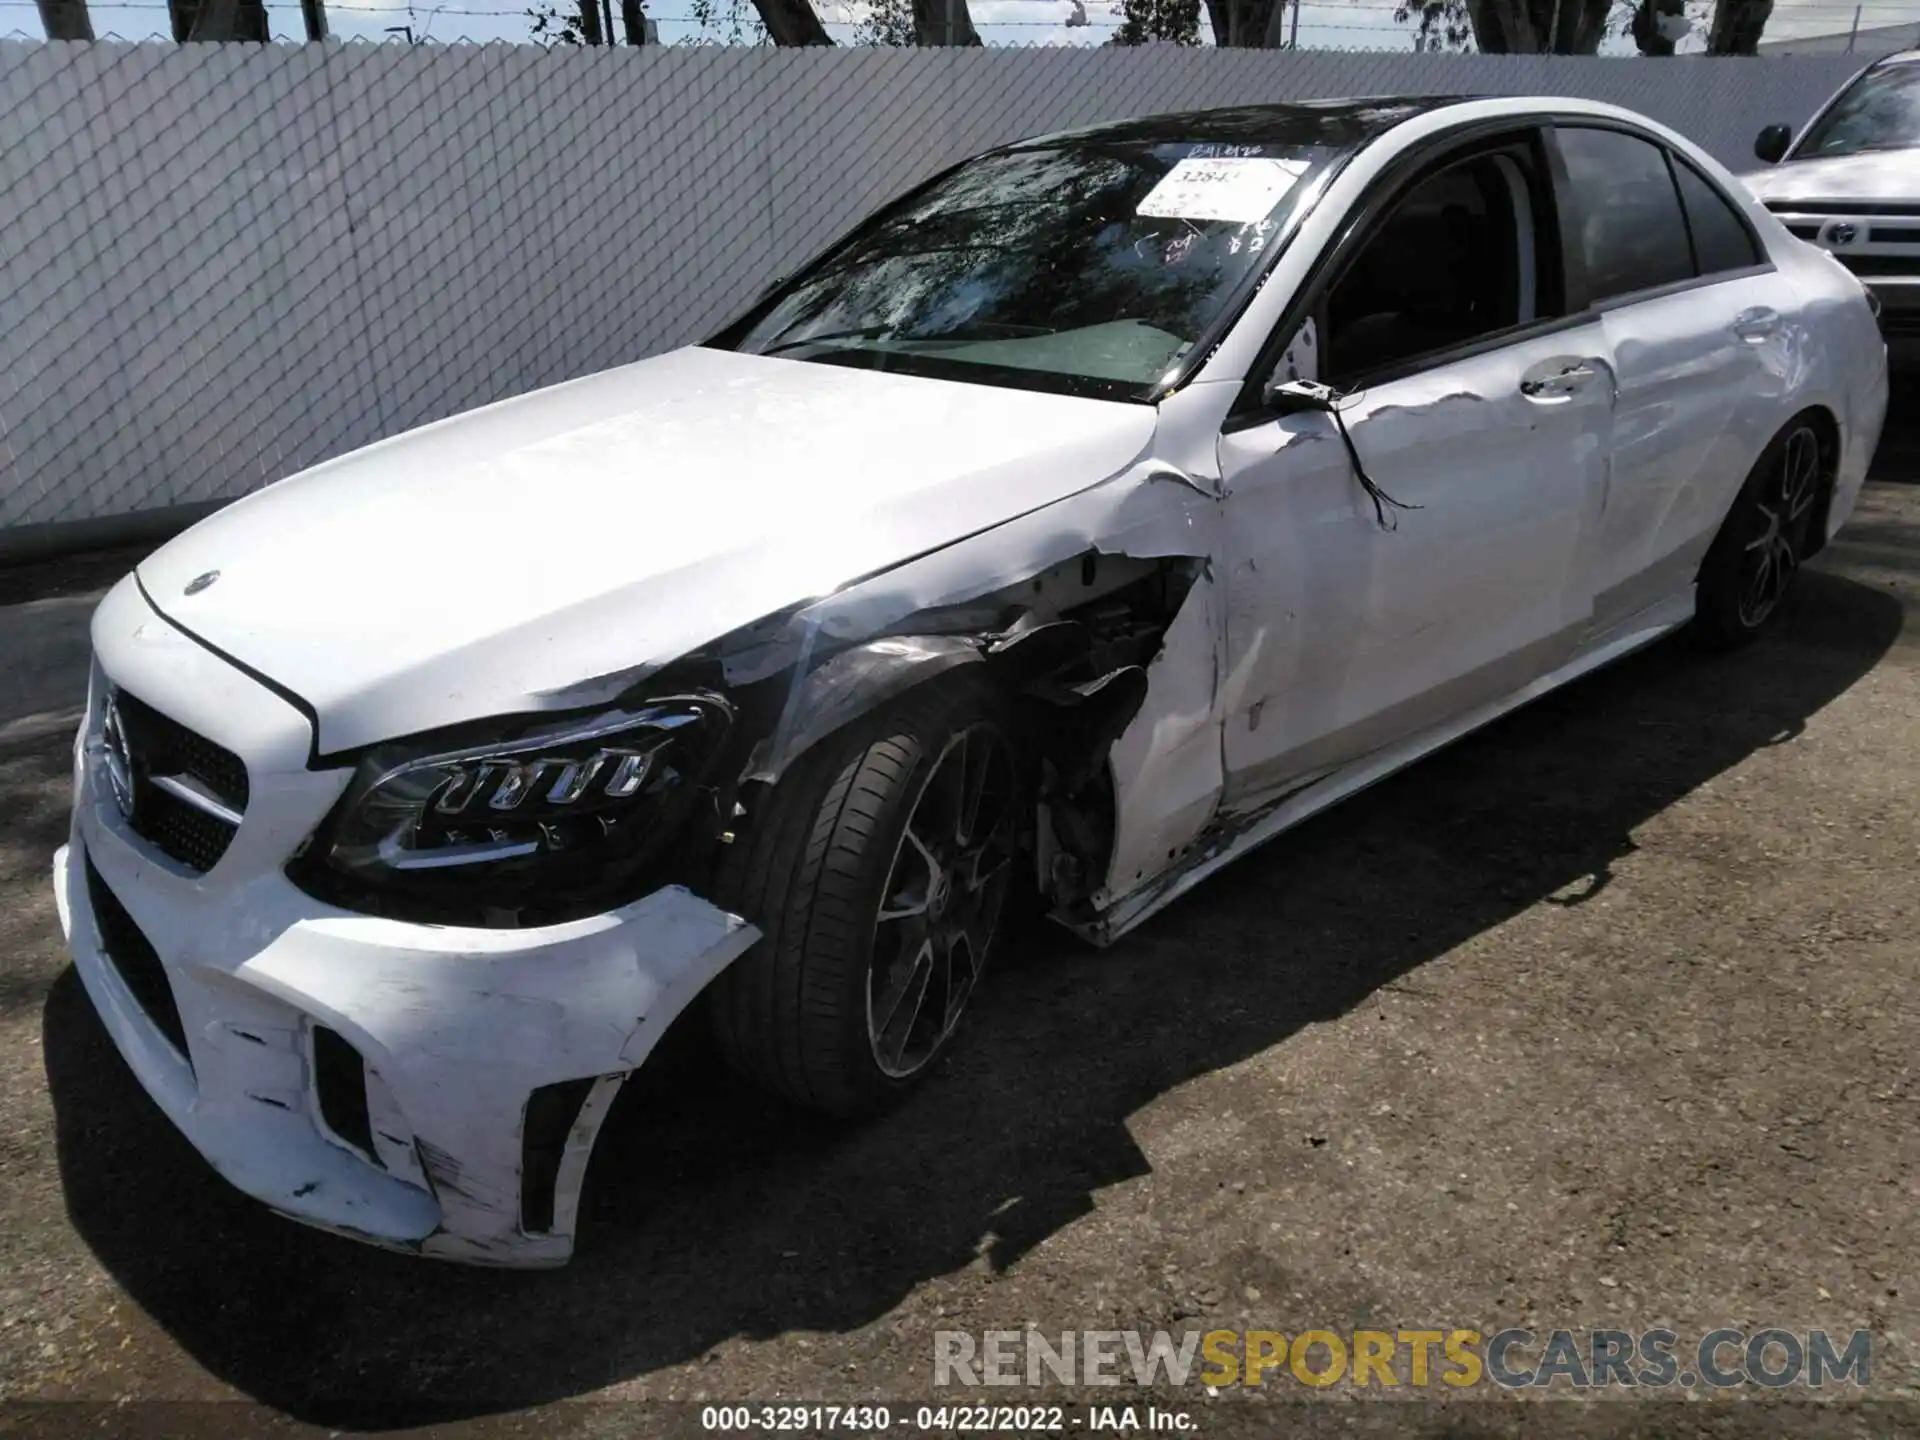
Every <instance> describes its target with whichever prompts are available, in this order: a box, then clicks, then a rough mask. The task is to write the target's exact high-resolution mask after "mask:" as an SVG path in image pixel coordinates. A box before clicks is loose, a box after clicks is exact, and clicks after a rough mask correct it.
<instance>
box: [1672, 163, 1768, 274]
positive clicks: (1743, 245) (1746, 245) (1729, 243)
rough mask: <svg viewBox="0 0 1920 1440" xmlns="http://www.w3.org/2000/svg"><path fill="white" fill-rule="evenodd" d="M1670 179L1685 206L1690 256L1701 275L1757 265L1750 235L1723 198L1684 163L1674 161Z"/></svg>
mask: <svg viewBox="0 0 1920 1440" xmlns="http://www.w3.org/2000/svg"><path fill="white" fill-rule="evenodd" d="M1673 177H1674V179H1675V180H1677V181H1678V182H1679V184H1680V199H1681V201H1682V202H1683V203H1684V204H1685V205H1686V207H1687V228H1688V229H1690V230H1691V231H1692V232H1693V253H1694V255H1695V257H1696V258H1697V259H1698V260H1699V262H1700V273H1701V274H1702V275H1718V274H1719V273H1720V272H1721V271H1723V270H1745V269H1746V268H1747V267H1748V266H1750V265H1758V264H1759V263H1760V249H1759V247H1758V246H1757V245H1756V244H1755V243H1754V239H1753V232H1752V231H1751V230H1749V229H1747V226H1746V222H1745V221H1743V220H1742V219H1741V218H1740V216H1739V213H1738V212H1737V211H1735V210H1734V208H1733V206H1731V205H1730V204H1728V203H1727V199H1726V197H1725V196H1724V195H1722V194H1721V193H1720V192H1719V191H1718V190H1717V189H1715V188H1714V187H1713V186H1712V185H1711V184H1709V183H1708V182H1707V178H1706V177H1705V176H1704V175H1702V174H1701V173H1700V172H1699V171H1698V170H1695V169H1694V168H1693V167H1692V166H1691V165H1689V164H1687V163H1686V161H1684V160H1681V159H1679V158H1677V157H1676V158H1675V160H1674V162H1673Z"/></svg>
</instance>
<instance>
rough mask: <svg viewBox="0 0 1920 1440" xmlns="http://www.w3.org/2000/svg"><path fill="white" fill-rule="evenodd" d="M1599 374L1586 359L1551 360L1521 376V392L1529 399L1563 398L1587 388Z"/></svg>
mask: <svg viewBox="0 0 1920 1440" xmlns="http://www.w3.org/2000/svg"><path fill="white" fill-rule="evenodd" d="M1599 375H1600V372H1599V371H1598V370H1596V369H1595V368H1594V367H1593V366H1592V365H1590V364H1588V363H1587V362H1586V361H1584V360H1549V361H1548V362H1547V363H1546V364H1544V365H1536V366H1534V367H1533V368H1532V369H1531V370H1529V371H1527V373H1526V374H1525V375H1523V376H1521V377H1520V393H1521V394H1522V395H1524V396H1526V397H1527V398H1528V399H1529V400H1562V399H1565V398H1566V397H1567V396H1569V395H1574V394H1578V393H1579V392H1580V391H1582V390H1584V389H1586V387H1587V386H1589V385H1591V384H1592V383H1593V382H1594V381H1595V380H1596V379H1598V378H1599Z"/></svg>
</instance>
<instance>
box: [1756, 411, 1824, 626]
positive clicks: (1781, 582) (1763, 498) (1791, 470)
mask: <svg viewBox="0 0 1920 1440" xmlns="http://www.w3.org/2000/svg"><path fill="white" fill-rule="evenodd" d="M1819 494H1820V437H1819V436H1817V435H1815V434H1814V433H1813V431H1812V430H1811V429H1810V428H1808V427H1806V426H1802V427H1800V428H1799V429H1798V430H1795V431H1794V432H1793V433H1792V434H1791V435H1789V436H1788V437H1787V439H1786V443H1785V444H1784V445H1782V446H1781V448H1780V459H1779V463H1778V464H1776V465H1775V466H1774V468H1773V473H1772V474H1771V475H1769V476H1768V477H1767V482H1766V485H1765V487H1764V488H1763V489H1762V490H1761V491H1760V494H1759V495H1758V496H1757V497H1756V498H1755V500H1754V502H1753V526H1752V528H1753V531H1754V532H1755V533H1754V534H1753V536H1752V538H1750V539H1749V540H1748V541H1747V543H1746V545H1745V547H1744V548H1743V551H1742V554H1741V557H1740V581H1739V597H1740V598H1739V616H1740V623H1741V624H1742V625H1744V626H1746V627H1747V628H1748V629H1750V630H1751V629H1758V628H1759V627H1760V626H1761V625H1762V624H1764V623H1765V622H1766V619H1767V617H1768V616H1769V615H1771V614H1772V613H1773V612H1774V610H1775V609H1776V608H1777V607H1778V606H1779V604H1780V601H1781V600H1782V599H1783V598H1785V596H1786V593H1787V591H1788V589H1789V588H1790V587H1791V586H1792V584H1793V578H1794V575H1795V573H1796V572H1797V571H1798V570H1799V568H1800V556H1801V554H1802V553H1803V552H1804V550H1805V548H1806V532H1807V523H1808V520H1809V518H1810V517H1811V515H1812V512H1813V504H1814V501H1815V500H1816V499H1818V498H1819Z"/></svg>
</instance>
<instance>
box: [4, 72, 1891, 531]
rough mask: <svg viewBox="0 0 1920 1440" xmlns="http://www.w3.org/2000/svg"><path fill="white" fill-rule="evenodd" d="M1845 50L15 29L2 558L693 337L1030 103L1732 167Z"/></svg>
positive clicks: (1064, 124)
mask: <svg viewBox="0 0 1920 1440" xmlns="http://www.w3.org/2000/svg"><path fill="white" fill-rule="evenodd" d="M1853 66H1854V62H1853V61H1852V60H1851V59H1850V58H1848V57H1836V58H1833V59H1827V58H1818V59H1795V60H1775V61H1752V60H1747V61H1742V60H1705V59H1698V60H1686V61H1675V62H1637V61H1623V60H1602V59H1575V58H1557V57H1494V56H1473V57H1454V56H1442V55H1416V54H1406V53H1402V54H1341V53H1319V52H1287V51H1244V52H1221V51H1212V50H1189V49H1181V48H1178V47H1166V48H1162V47H1153V48H1148V49H1143V50H1119V49H1090V48H1089V49H1065V48H1060V49H1045V50H1018V49H989V50H978V49H975V50H889V49H851V48H847V49H837V50H774V49H769V48H719V47H644V48H595V49H579V48H571V49H555V50H552V51H548V50H543V49H540V48H538V47H534V46H528V45H507V44H492V45H485V46H464V45H456V46H420V45H413V46H408V45H362V44H345V45H342V44H326V45H286V46H283V45H187V46H176V45H172V44H126V43H118V42H100V43H94V44H83V43H64V44H62V43H43V42H22V41H7V42H0V195H4V196H5V197H6V210H7V222H6V224H5V226H4V227H0V554H6V553H9V552H14V553H17V552H20V551H22V550H25V549H33V548H43V547H44V545H45V544H46V543H47V538H48V536H49V535H56V534H59V533H71V531H72V528H73V524H74V522H97V521H100V520H102V519H103V518H105V517H122V516H127V515H129V514H133V513H136V512H151V511H155V510H167V509H171V508H174V507H181V506H195V505H201V504H206V503H210V502H218V501H223V500H226V499H230V498H232V497H235V496H238V495H241V494H244V493H245V492H247V491H249V490H252V489H254V488H256V487H258V486H260V485H263V484H266V483H268V482H269V481H272V480H275V479H278V478H280V477H282V476H285V475H288V474H291V473H293V472H295V471H297V470H300V469H303V468H305V467H307V466H310V465H314V464H316V463H318V462H320V461H322V460H325V459H327V458H328V457H330V456H334V455H338V454H341V453H342V452H344V451H347V450H351V449H353V448H355V447H358V446H361V445H366V444H368V443H370V442H372V441H375V440H378V439H380V438H382V437H383V436H388V435H393V434H396V433H398V432H400V431H402V430H406V429H409V428H412V427H414V426H417V425H422V424H425V423H427V422H429V421H432V420H436V419H439V418H441V417H444V416H447V415H451V414H455V413H457V412H459V411H462V410H466V409H469V408H471V407H473V406H477V405H482V404H485V403H487V402H489V401H493V400H498V399H501V398H503V397H506V396H509V395H513V394H516V393H519V392H521V391H525V390H529V389H532V388H535V387H537V386H542V385H550V384H553V383H555V382H557V381H561V380H565V379H568V378H570V377H573V376H578V375H583V374H587V373H589V372H592V371H595V370H600V369H604V368H606V367H608V366H612V365H617V364H620V363H622V362H625V361H629V360H634V359H637V358H639V357H641V356H644V355H648V354H652V353H655V352H657V351H660V350H664V349H667V348H669V347H672V346H675V345H680V344H684V343H687V342H689V341H693V340H697V339H699V338H701V337H703V336H704V335H706V334H709V333H711V332H712V331H714V330H715V329H717V328H719V326H720V325H722V324H723V323H724V322H725V321H726V320H727V319H728V318H729V317H730V316H731V315H732V314H733V313H735V312H736V311H738V310H739V309H740V308H742V306H743V305H744V304H745V302H746V301H748V300H749V299H751V298H752V297H753V296H754V295H755V294H757V293H758V291H759V290H760V289H761V288H762V287H763V286H764V285H765V284H766V283H767V282H768V281H770V280H771V279H773V278H774V277H775V276H777V275H780V274H782V273H784V272H786V271H788V270H790V269H791V268H792V267H793V266H794V265H796V264H797V263H799V262H801V261H803V260H805V259H806V258H807V257H808V256H809V255H811V254H813V253H815V252H816V251H818V250H819V249H820V248H821V247H822V246H824V245H825V244H826V243H828V242H829V241H830V240H831V239H833V238H834V236H835V235H836V234H838V233H839V232H840V231H841V230H843V229H844V228H845V227H846V226H847V225H849V224H850V223H852V222H853V221H854V220H856V219H858V218H859V217H860V216H862V215H863V214H865V213H866V212H868V211H869V210H871V209H872V208H873V207H874V206H876V205H877V204H879V203H881V202H882V201H884V200H885V199H887V198H888V197H890V196H891V195H893V194H895V193H897V192H898V191H900V190H901V189H903V188H905V187H906V186H908V185H910V184H912V183H913V182H915V181H916V180H918V179H920V178H922V177H924V176H925V175H927V174H929V173H931V172H932V171H933V170H935V169H936V168H938V167H941V166H943V165H946V164H949V163H951V162H952V161H954V160H957V159H959V158H961V157H963V156H965V155H967V154H969V153H972V152H974V151H977V150H980V149H982V148H984V147H987V146H990V145H993V144H996V143H1000V142H1003V141H1006V140H1011V139H1015V138H1018V137H1020V136H1023V135H1028V134H1033V133H1037V132H1041V131H1047V130H1056V129H1062V128H1068V127H1072V126H1076V125H1084V124H1089V123H1092V122H1095V121H1099V120H1105V119H1110V118H1117V117H1122V116H1127V115H1138V114H1147V113H1152V112H1155V111H1164V110H1177V109H1191V108H1203V107H1208V106H1216V105H1229V104H1237V103H1248V102H1261V101H1275V100H1285V99H1302V98H1309V97H1316V96H1334V95H1362V94H1388V93H1395V92H1402V93H1427V94H1436V93H1445V94H1457V93H1483V94H1492V93H1508V94H1516V93H1564V94H1574V95H1584V96H1592V97H1596V98H1600V99H1605V100H1611V101H1616V102H1619V103H1621V104H1625V105H1629V106H1632V107H1634V108H1636V109H1639V110H1642V111H1644V112H1646V113H1647V114H1650V115H1652V116H1654V117H1656V118H1658V119H1661V120H1664V121H1666V122H1667V123H1669V124H1671V125H1674V126H1675V127H1677V128H1678V129H1680V130H1682V131H1684V132H1686V133H1688V134H1690V135H1692V136H1693V137H1694V138H1695V139H1697V140H1699V141H1700V142H1701V143H1702V144H1704V145H1705V146H1707V148H1708V149H1710V150H1712V151H1713V152H1714V153H1716V154H1717V155H1719V156H1720V158H1722V159H1723V160H1725V161H1727V162H1728V163H1730V164H1738V163H1740V162H1741V159H1742V156H1743V155H1744V154H1746V152H1747V147H1748V145H1749V144H1750V142H1751V138H1752V135H1753V133H1754V131H1755V130H1756V129H1757V128H1758V127H1759V126H1760V125H1761V124H1763V123H1766V122H1769V121H1772V120H1776V119H1786V120H1792V121H1799V120H1801V119H1804V118H1805V117H1806V116H1807V115H1808V114H1809V113H1810V112H1811V111H1812V109H1813V108H1814V107H1815V106H1816V105H1817V104H1818V103H1819V102H1820V101H1821V100H1822V99H1824V98H1825V96H1826V95H1827V94H1828V93H1830V92H1831V91H1832V90H1833V89H1834V88H1835V87H1836V86H1837V85H1839V84H1840V83H1841V82H1842V81H1843V80H1845V79H1846V77H1847V76H1848V75H1849V74H1850V73H1852V69H1853ZM539 503H540V497H538V496H537V495H530V496H528V497H527V504H528V508H529V510H530V511H531V510H533V509H535V508H536V507H537V506H538V505H539ZM50 527H51V528H50ZM83 528H84V527H83ZM419 539H420V543H422V544H431V543H432V537H431V536H422V537H419Z"/></svg>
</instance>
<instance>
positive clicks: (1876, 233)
mask: <svg viewBox="0 0 1920 1440" xmlns="http://www.w3.org/2000/svg"><path fill="white" fill-rule="evenodd" d="M1867 238H1868V239H1869V240H1871V241H1873V242H1874V244H1876V245H1913V244H1920V229H1916V228H1915V227H1913V226H1911V225H1875V226H1874V227H1873V228H1872V229H1871V230H1869V231H1867Z"/></svg>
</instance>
